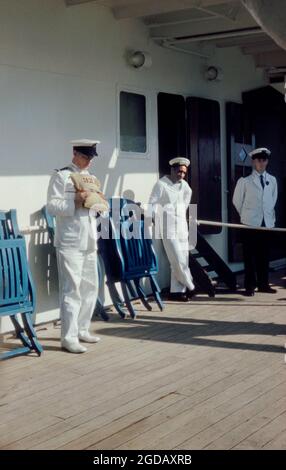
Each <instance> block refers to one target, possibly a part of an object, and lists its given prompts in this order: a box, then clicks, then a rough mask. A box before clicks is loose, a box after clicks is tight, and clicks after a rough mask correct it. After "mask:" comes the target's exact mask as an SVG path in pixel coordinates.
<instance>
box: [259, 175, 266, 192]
mask: <svg viewBox="0 0 286 470" xmlns="http://www.w3.org/2000/svg"><path fill="white" fill-rule="evenodd" d="M260 183H261V186H262V189H264V186H265V184H264V179H263V175H260Z"/></svg>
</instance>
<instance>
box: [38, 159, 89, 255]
mask: <svg viewBox="0 0 286 470" xmlns="http://www.w3.org/2000/svg"><path fill="white" fill-rule="evenodd" d="M72 172H78V173H82V174H89V173H88V171H87V170H83V171H81V170H80V169H79V168H78V167H77V166H76V165H74V164H73V163H71V164H70V165H69V166H68V167H67V168H65V169H63V170H59V171H55V172H54V174H53V175H52V177H51V179H50V184H49V188H48V197H47V209H48V212H49V213H50V214H51V215H52V216H55V217H56V229H55V246H56V247H57V248H61V249H66V248H69V249H77V250H80V251H85V250H95V249H96V248H97V228H96V218H95V217H94V216H92V215H90V213H89V209H85V208H84V207H81V208H79V209H76V208H75V202H74V198H75V188H74V185H73V182H72V180H71V178H70V174H71V173H72Z"/></svg>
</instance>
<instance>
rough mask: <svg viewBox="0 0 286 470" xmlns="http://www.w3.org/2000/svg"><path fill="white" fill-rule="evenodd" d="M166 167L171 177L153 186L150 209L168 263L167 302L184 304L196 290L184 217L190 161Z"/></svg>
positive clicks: (177, 161) (188, 198)
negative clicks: (168, 289) (169, 274)
mask: <svg viewBox="0 0 286 470" xmlns="http://www.w3.org/2000/svg"><path fill="white" fill-rule="evenodd" d="M169 165H170V167H171V171H170V175H168V176H163V178H161V179H160V180H159V181H158V182H157V183H156V184H155V186H154V188H153V190H152V193H151V196H150V199H149V203H150V204H151V205H152V207H153V213H154V215H155V221H156V222H158V224H159V232H160V236H161V238H162V242H163V245H164V248H165V251H166V254H167V257H168V260H169V262H170V267H171V286H170V297H169V299H170V300H176V301H179V302H187V301H188V300H189V299H190V298H191V297H192V296H193V295H194V289H195V286H194V283H193V278H192V275H191V272H190V268H189V230H188V223H187V217H186V213H187V210H188V207H189V204H190V202H191V197H192V190H191V188H190V186H189V184H188V182H187V181H186V180H185V177H186V175H187V168H188V166H189V165H190V161H189V160H188V159H187V158H184V157H176V158H173V159H172V160H170V161H169ZM165 215H166V216H167V217H166V218H165ZM165 222H167V223H165ZM166 225H167V226H166Z"/></svg>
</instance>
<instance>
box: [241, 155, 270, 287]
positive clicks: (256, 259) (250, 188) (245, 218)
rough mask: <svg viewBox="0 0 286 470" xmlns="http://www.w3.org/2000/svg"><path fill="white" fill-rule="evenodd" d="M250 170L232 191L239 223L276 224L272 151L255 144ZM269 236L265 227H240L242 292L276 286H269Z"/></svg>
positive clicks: (268, 225)
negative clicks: (241, 237)
mask: <svg viewBox="0 0 286 470" xmlns="http://www.w3.org/2000/svg"><path fill="white" fill-rule="evenodd" d="M249 155H250V156H251V158H252V163H253V171H252V174H251V175H250V176H248V177H246V178H240V179H239V180H238V182H237V185H236V188H235V190H234V195H233V204H234V206H235V208H236V210H237V212H238V213H239V215H240V220H241V223H242V224H245V225H252V226H255V227H269V228H272V227H274V226H275V211H274V208H275V204H276V201H277V182H276V178H275V177H274V176H272V175H270V174H269V173H267V172H266V167H267V165H268V161H269V157H270V155H271V152H270V150H269V149H267V148H264V147H263V148H257V149H255V150H253V151H252V152H250V154H249ZM269 246H270V236H269V233H268V232H266V231H258V230H257V231H255V230H243V256H244V265H245V281H244V284H245V295H247V296H253V295H254V290H255V288H256V287H258V291H259V292H266V293H269V294H272V293H275V292H276V290H275V289H272V288H271V287H270V286H269V282H268V272H269Z"/></svg>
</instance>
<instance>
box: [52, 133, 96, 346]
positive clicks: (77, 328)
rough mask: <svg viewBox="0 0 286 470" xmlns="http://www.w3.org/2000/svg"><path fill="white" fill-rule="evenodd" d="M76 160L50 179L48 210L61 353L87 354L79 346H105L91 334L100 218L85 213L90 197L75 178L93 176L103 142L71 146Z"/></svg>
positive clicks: (74, 143) (86, 140)
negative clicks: (53, 222)
mask: <svg viewBox="0 0 286 470" xmlns="http://www.w3.org/2000/svg"><path fill="white" fill-rule="evenodd" d="M71 143H72V145H73V159H72V163H70V164H69V165H68V166H67V167H65V168H62V169H61V170H56V171H55V172H54V174H53V175H52V177H51V180H50V184H49V188H48V198H47V210H48V212H49V213H50V214H51V215H53V216H55V217H56V228H55V247H56V250H57V261H58V274H59V296H60V314H61V344H62V348H63V349H66V350H67V351H69V352H72V353H83V352H85V351H86V350H87V349H86V347H85V346H84V345H82V344H81V343H80V341H82V342H86V343H96V342H98V341H99V340H100V338H99V337H98V336H93V335H91V334H90V332H89V327H90V322H91V317H92V314H93V311H94V308H95V303H96V299H97V293H98V272H97V228H96V218H95V217H94V215H92V214H91V213H90V211H89V209H86V208H84V207H83V204H84V201H85V199H86V198H87V196H88V194H89V193H88V192H87V191H85V192H78V191H76V190H75V187H74V185H73V182H72V180H71V178H70V175H71V173H73V172H75V173H80V174H89V172H88V168H89V167H90V164H91V161H92V159H93V158H94V157H95V156H97V151H96V145H97V144H98V143H99V141H96V140H89V139H81V140H77V141H72V142H71Z"/></svg>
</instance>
